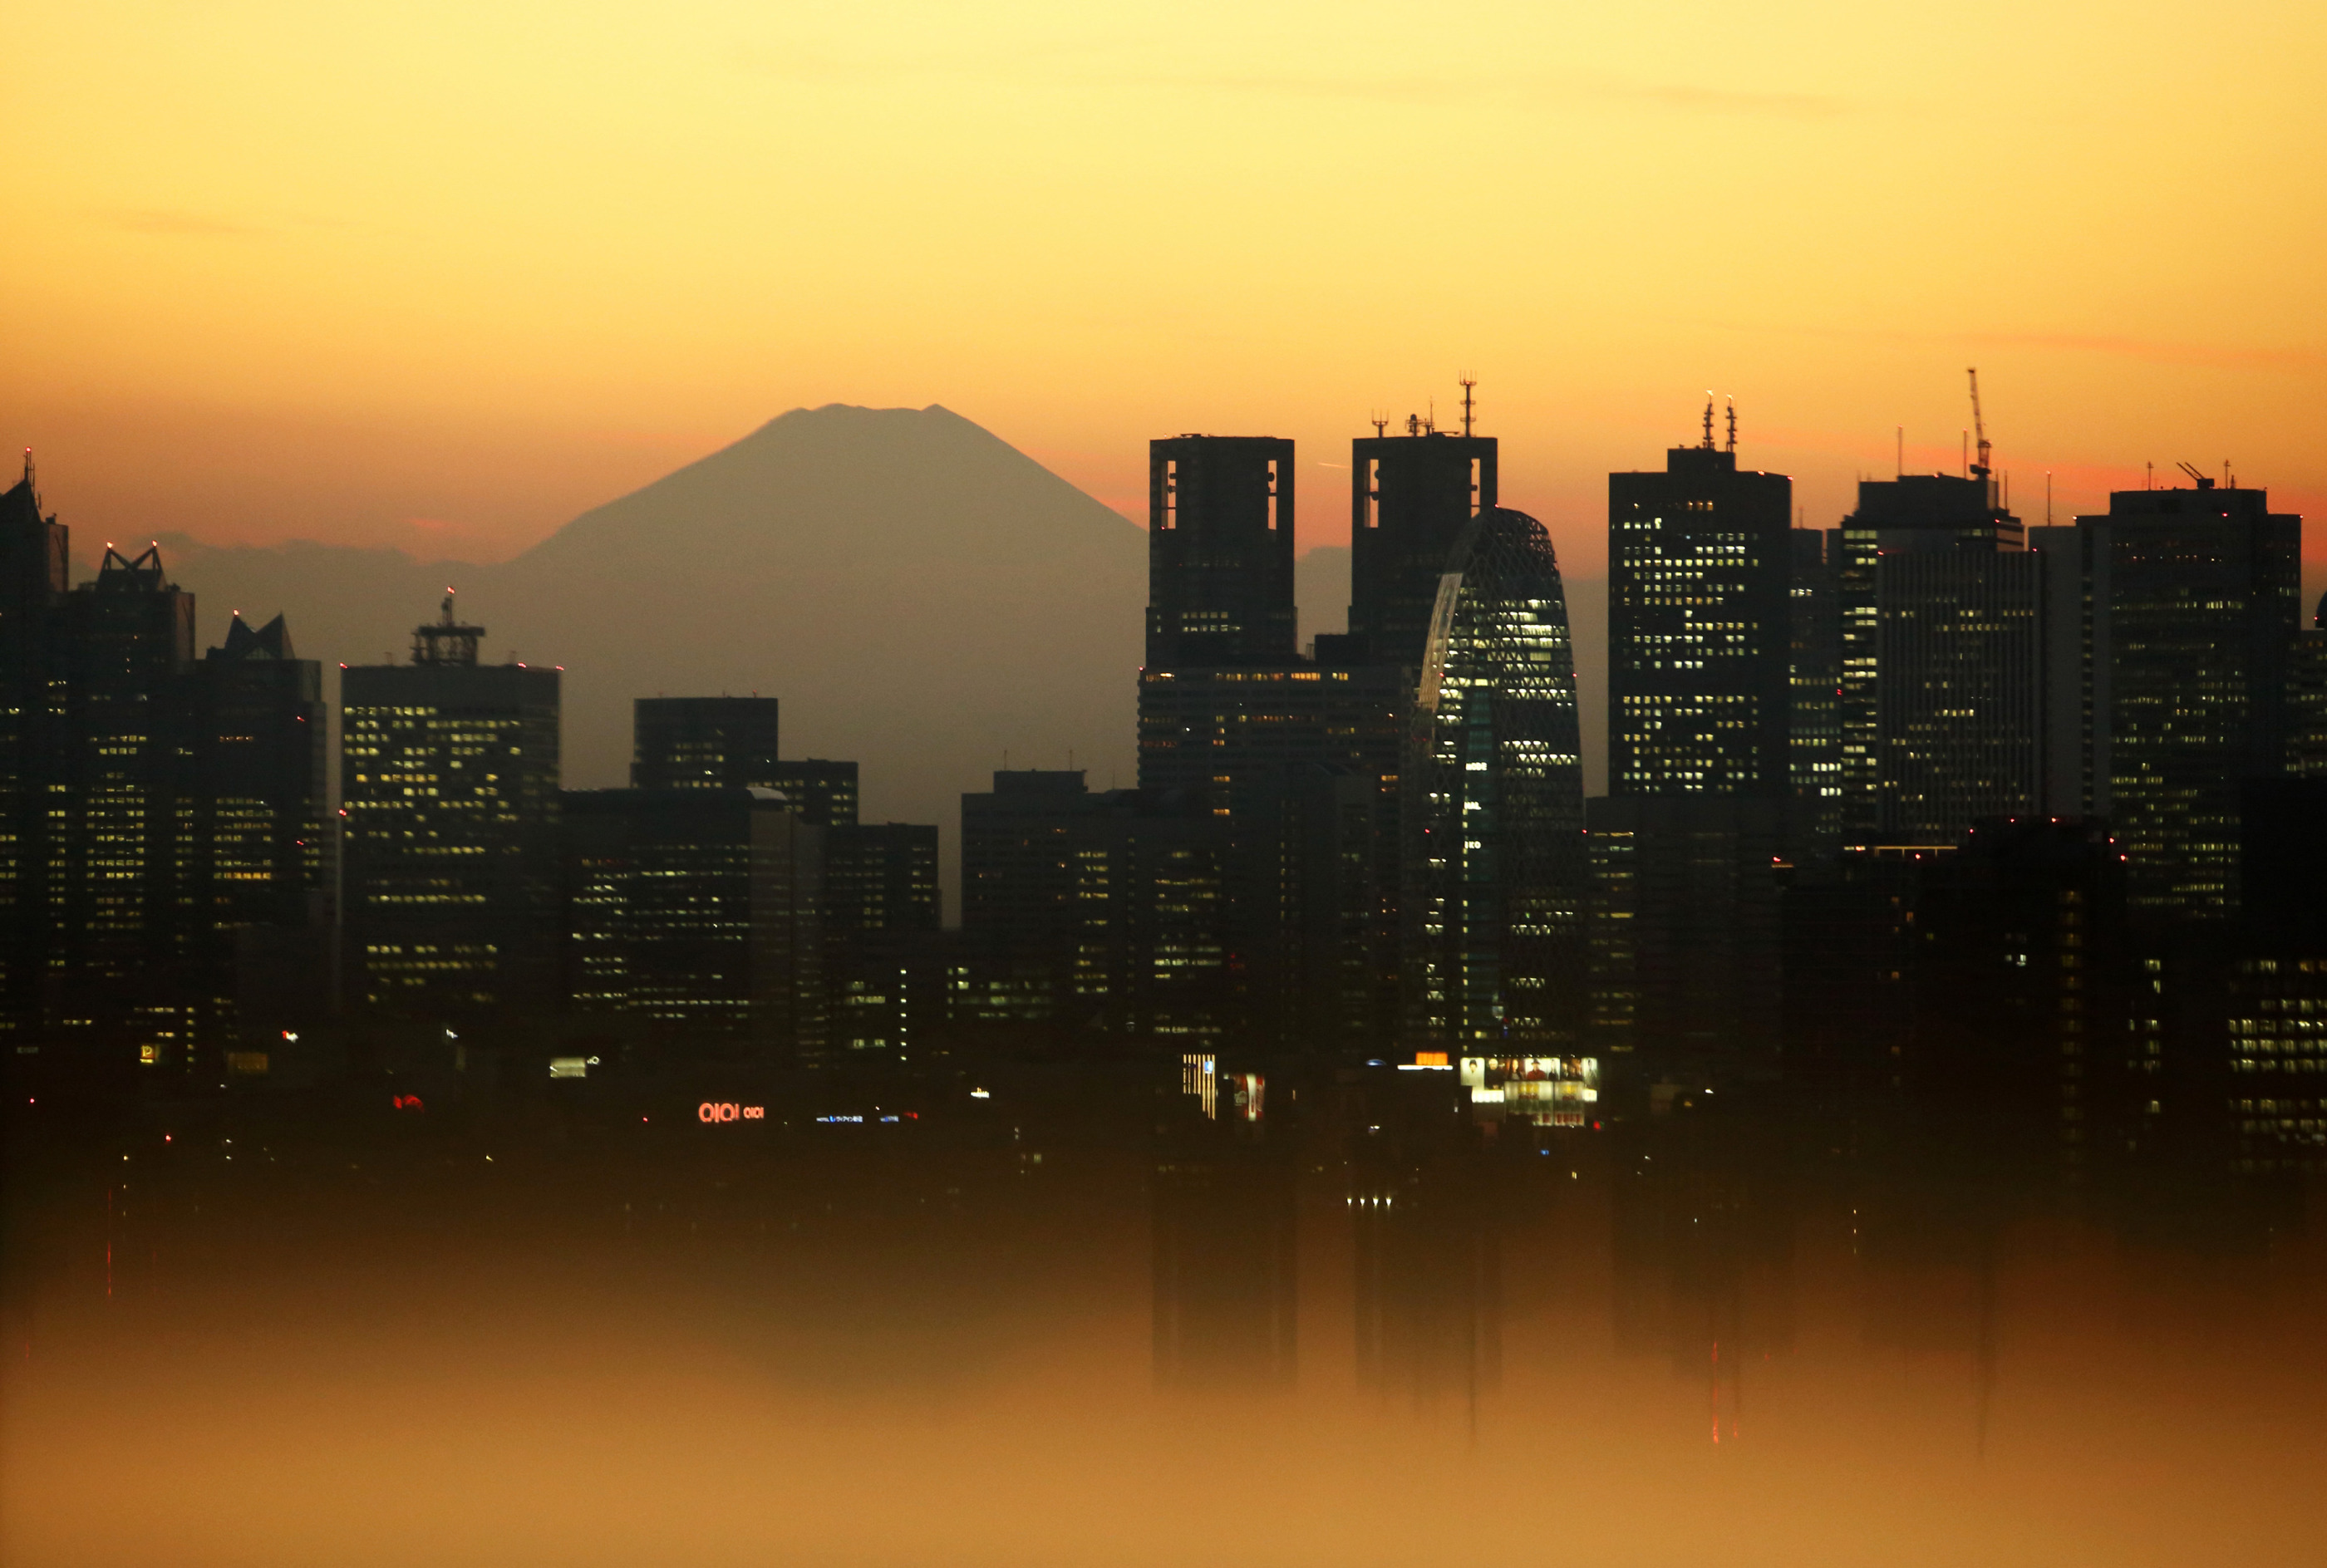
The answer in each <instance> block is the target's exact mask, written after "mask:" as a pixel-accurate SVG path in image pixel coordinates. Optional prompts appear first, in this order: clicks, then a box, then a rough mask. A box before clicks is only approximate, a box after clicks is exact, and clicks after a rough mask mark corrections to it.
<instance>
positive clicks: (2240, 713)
mask: <svg viewBox="0 0 2327 1568" xmlns="http://www.w3.org/2000/svg"><path fill="white" fill-rule="evenodd" d="M2078 522H2079V527H2081V528H2083V529H2084V530H2085V531H2086V533H2087V535H2088V540H2087V546H2086V550H2085V569H2086V573H2087V576H2088V581H2089V598H2090V602H2091V606H2092V608H2091V620H2090V625H2089V631H2088V634H2087V638H2088V646H2089V649H2090V650H2091V651H2090V658H2089V667H2088V668H2089V675H2088V685H2089V697H2088V701H2089V712H2090V713H2091V714H2092V723H2091V726H2090V732H2089V733H2090V738H2091V751H2090V758H2091V761H2090V769H2091V772H2090V777H2091V778H2092V779H2093V781H2094V782H2093V785H2092V788H2091V793H2092V795H2093V797H2094V800H2093V805H2094V809H2095V810H2096V811H2097V812H2098V813H2100V814H2102V815H2105V816H2106V817H2107V818H2108V819H2109V820H2110V822H2111V823H2112V824H2113V825H2114V826H2115V827H2116V831H2117V843H2118V847H2119V849H2121V850H2122V851H2123V852H2124V853H2125V854H2126V870H2127V876H2128V889H2129V897H2130V900H2131V903H2132V908H2133V910H2134V914H2135V917H2136V918H2137V919H2143V920H2145V921H2159V920H2164V921H2178V920H2185V919H2198V920H2214V919H2229V918H2230V917H2232V916H2234V915H2235V914H2236V912H2237V910H2238V790H2239V788H2240V785H2241V784H2242V782H2243V781H2245V780H2247V779H2257V778H2269V777H2273V776H2276V775H2277V774H2279V773H2281V772H2282V771H2283V770H2284V769H2285V763H2286V738H2287V713H2286V682H2287V676H2288V663H2289V658H2290V655H2291V653H2292V652H2293V650H2294V646H2295V631H2296V625H2297V619H2298V613H2299V609H2300V594H2301V586H2300V581H2301V579H2300V571H2301V562H2300V559H2299V556H2300V550H2301V544H2302V534H2303V520H2302V519H2301V518H2298V517H2294V516H2291V515H2287V514H2284V513H2274V512H2272V511H2271V510H2270V503H2269V497H2268V495H2267V494H2266V492H2265V491H2262V490H2239V489H2229V488H2224V487H2220V486H2218V485H2216V484H2215V483H2214V481H2212V480H2210V479H2206V478H2203V477H2200V478H2199V479H2198V481H2197V483H2196V487H2195V488H2194V489H2188V490H2118V491H2117V492H2115V493H2114V494H2112V495H2111V496H2110V497H2109V509H2108V513H2107V516H2105V517H2089V518H2079V519H2078Z"/></svg>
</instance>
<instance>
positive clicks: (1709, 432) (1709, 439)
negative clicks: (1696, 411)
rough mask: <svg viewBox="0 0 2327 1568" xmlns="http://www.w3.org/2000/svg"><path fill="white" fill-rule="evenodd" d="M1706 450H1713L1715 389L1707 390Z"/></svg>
mask: <svg viewBox="0 0 2327 1568" xmlns="http://www.w3.org/2000/svg"><path fill="white" fill-rule="evenodd" d="M1705 450H1706V451H1707V452H1711V451H1712V450H1713V388H1712V387H1706V389H1705Z"/></svg>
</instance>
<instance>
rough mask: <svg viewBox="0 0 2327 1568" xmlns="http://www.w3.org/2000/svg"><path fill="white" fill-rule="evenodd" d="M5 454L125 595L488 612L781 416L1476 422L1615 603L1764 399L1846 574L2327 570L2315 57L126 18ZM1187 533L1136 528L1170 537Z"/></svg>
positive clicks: (2095, 44)
mask: <svg viewBox="0 0 2327 1568" xmlns="http://www.w3.org/2000/svg"><path fill="white" fill-rule="evenodd" d="M8 33H9V42H10V56H11V59H12V60H13V61H14V70H12V72H11V76H12V81H11V89H10V106H9V108H8V111H7V119H8V124H9V138H8V139H9V144H10V150H11V155H10V156H9V157H8V158H6V159H5V160H0V193H5V210H6V211H7V213H8V225H7V229H8V240H7V243H6V246H5V261H0V278H5V291H0V304H5V311H0V322H5V326H0V332H5V337H0V357H5V364H6V365H7V367H8V373H7V375H6V376H5V378H0V438H5V439H10V440H13V441H14V443H16V444H18V445H22V444H25V443H30V444H32V445H33V446H34V447H35V448H36V449H37V453H38V456H39V458H40V460H41V462H42V481H43V488H44V490H46V491H47V493H48V496H49V499H50V500H51V503H52V504H54V505H56V506H57V507H59V508H60V509H61V510H63V511H64V512H65V513H66V514H67V516H66V520H67V521H69V522H71V523H73V524H75V525H76V527H78V528H81V529H87V530H89V532H88V533H84V534H82V535H81V537H84V538H88V537H91V536H92V535H94V536H95V537H99V538H102V537H106V536H107V535H110V534H113V533H122V534H128V535H132V536H138V535H143V534H145V533H147V532H157V531H161V530H163V529H182V530H185V531H188V532H192V533H194V534H196V535H198V536H201V537H207V538H211V539H220V540H223V539H238V538H239V539H269V538H279V537H288V536H293V535H304V536H306V537H320V538H326V539H333V540H343V541H347V542H350V543H359V542H360V543H378V542H391V543H398V544H403V545H406V546H408V547H412V548H415V549H416V550H421V551H423V552H425V553H430V554H446V555H466V556H470V557H472V558H473V557H490V556H496V555H506V554H509V553H510V552H513V551H515V550H517V549H519V548H522V547H523V546H526V545H527V544H529V543H531V542H532V541H533V540H535V539H537V538H538V537H541V536H542V535H544V534H546V533H547V531H549V530H550V529H552V528H554V527H556V525H557V524H559V523H560V522H562V521H564V520H565V518H568V517H570V516H572V515H573V514H574V513H575V512H577V511H579V510H580V509H583V508H584V507H586V506H589V505H592V504H594V503H596V502H598V501H601V500H603V499H608V498H609V497H611V496H612V495H614V494H617V493H620V492H621V491H623V490H627V489H630V488H631V487H633V486H635V485H637V484H639V483H641V482H643V481H647V480H649V479H651V478H653V477H655V476H656V475H658V474H659V473H661V472H663V471H667V470H668V469H669V468H671V467H673V466H675V465H677V464H678V463H679V462H684V461H687V460H688V459H691V458H693V457H696V456H699V455H701V454H702V453H706V452H708V451H710V450H713V449H714V448H715V447H718V446H720V445H723V444H724V443H727V442H729V441H731V440H734V438H736V437H737V436H739V435H741V434H744V433H745V432H746V431H748V430H750V429H751V428H752V427H754V426H756V425H759V424H760V423H761V422H762V421H763V420H765V419H767V418H769V417H771V416H772V415H776V414H779V413H780V412H782V411H783V410H785V409H787V408H790V407H793V406H799V405H802V404H808V405H815V404H821V403H827V402H833V401H842V402H854V403H866V404H876V405H911V406H920V405H923V404H928V403H931V402H939V403H943V404H945V405H946V406H949V407H950V408H953V409H955V410H957V411H958V412H960V413H962V414H964V415H967V416H969V417H970V418H973V419H975V420H977V421H978V422H979V423H981V424H983V425H986V426H988V427H989V428H991V429H993V430H994V431H995V432H996V433H997V434H1000V435H1002V436H1003V437H1004V438H1005V439H1006V440H1008V441H1010V442H1012V443H1014V444H1016V445H1018V446H1020V447H1021V448H1023V450H1025V451H1027V452H1028V453H1032V454H1033V455H1034V456H1035V457H1037V458H1039V459H1040V460H1042V462H1046V463H1048V464H1049V465H1050V466H1051V467H1052V468H1054V469H1056V470H1057V471H1060V472H1061V473H1062V474H1064V475H1066V476H1067V477H1068V478H1070V479H1071V480H1073V481H1075V482H1077V483H1078V484H1080V485H1082V486H1083V487H1084V488H1086V489H1088V490H1090V491H1091V492H1092V493H1094V494H1096V495H1098V497H1100V498H1101V499H1104V500H1107V501H1108V502H1110V503H1111V504H1114V505H1116V506H1117V507H1120V508H1122V509H1125V510H1126V512H1130V513H1133V514H1134V515H1138V514H1139V513H1140V512H1141V511H1142V510H1143V509H1144V473H1145V441H1146V439H1147V438H1148V437H1149V436H1151V435H1155V434H1172V433H1174V432H1178V431H1183V430H1210V431H1215V432H1228V433H1239V434H1260V433H1269V434H1280V435H1291V436H1294V437H1297V438H1299V439H1300V440H1301V442H1302V443H1304V445H1303V455H1304V494H1303V498H1302V499H1303V506H1302V528H1303V533H1304V538H1305V542H1307V543H1324V542H1332V541H1333V540H1337V539H1340V538H1341V537H1345V532H1346V521H1345V519H1346V516H1347V511H1346V507H1347V499H1346V498H1347V489H1346V485H1347V481H1346V478H1345V476H1344V474H1343V471H1341V470H1339V469H1333V468H1327V467H1324V466H1322V464H1325V463H1338V462H1346V461H1347V446H1346V443H1347V441H1348V439H1349V438H1350V436H1351V435H1353V434H1362V433H1365V432H1366V431H1367V429H1368V426H1367V425H1366V423H1365V422H1366V419H1367V416H1368V415H1369V413H1371V412H1374V411H1380V412H1383V413H1386V414H1389V415H1403V414H1404V413H1405V412H1406V411H1407V410H1408V409H1410V408H1412V409H1419V408H1422V407H1424V406H1425V400H1426V399H1428V398H1430V397H1433V396H1435V397H1436V399H1437V406H1438V412H1439V415H1440V417H1441V418H1442V420H1444V419H1445V418H1446V417H1447V415H1448V413H1449V409H1450V407H1451V406H1452V405H1453V401H1454V398H1455V397H1456V395H1457V394H1456V388H1455V387H1454V378H1455V377H1456V375H1457V374H1458V373H1459V372H1461V371H1463V370H1469V371H1471V372H1472V373H1474V374H1476V375H1477V376H1478V377H1479V378H1480V379H1481V387H1480V395H1481V400H1482V415H1483V424H1482V428H1483V429H1484V430H1485V431H1486V432H1488V433H1491V434H1497V435H1500V436H1501V437H1502V438H1503V441H1504V443H1505V444H1504V452H1505V457H1504V471H1505V474H1506V476H1507V478H1506V481H1505V487H1506V497H1507V499H1509V500H1511V501H1512V502H1513V503H1515V504H1518V505H1520V506H1523V507H1526V508H1528V509H1531V510H1535V511H1537V512H1538V513H1540V514H1541V515H1542V516H1544V518H1546V520H1547V521H1548V522H1550V523H1551V524H1552V525H1553V527H1554V530H1555V534H1556V537H1558V539H1559V540H1560V543H1561V545H1562V547H1563V555H1564V557H1565V559H1566V560H1567V562H1568V563H1569V565H1570V566H1571V569H1577V570H1596V569H1597V568H1598V566H1599V564H1600V562H1601V559H1602V556H1603V545H1604V539H1603V531H1604V499H1603V498H1604V494H1605V490H1604V484H1605V481H1604V478H1603V475H1604V473H1605V471H1607V470H1608V469H1609V468H1611V467H1633V466H1655V465H1656V463H1657V462H1658V461H1659V459H1658V454H1659V451H1660V449H1661V448H1662V447H1663V446H1665V445H1667V444H1669V443H1674V442H1677V441H1685V440H1687V439H1690V438H1692V437H1693V436H1694V434H1695V433H1696V417H1697V412H1698V409H1699V406H1701V404H1702V401H1703V397H1704V392H1705V389H1706V388H1707V387H1711V388H1714V389H1715V390H1716V391H1718V392H1720V393H1723V394H1734V396H1735V397H1736V398H1737V400H1738V404H1739V406H1740V409H1741V416H1742V421H1743V437H1744V445H1743V451H1744V455H1745V458H1746V460H1747V461H1748V462H1752V463H1753V464H1756V465H1758V466H1763V467H1770V468H1776V469H1782V470H1785V471H1790V472H1791V473H1793V474H1794V475H1795V476H1796V479H1797V481H1798V489H1797V499H1799V500H1800V501H1802V502H1803V503H1804V505H1805V507H1806V508H1807V512H1808V518H1810V520H1812V521H1814V522H1819V521H1823V522H1828V523H1830V522H1832V521H1833V520H1834V518H1836V516H1837V515H1838V514H1839V512H1840V511H1841V510H1842V509H1844V507H1845V506H1846V502H1847V499H1848V490H1849V486H1850V483H1851V481H1852V479H1853V477H1854V475H1855V473H1857V472H1859V471H1870V472H1882V473H1887V472H1889V471H1890V470H1891V467H1892V441H1893V434H1892V433H1893V427H1894V426H1897V425H1904V426H1905V427H1906V439H1907V450H1908V458H1909V462H1911V464H1917V465H1920V466H1923V467H1927V468H1928V467H1939V466H1944V467H1947V468H1950V469H1952V468H1953V467H1954V466H1955V465H1956V463H1957V462H1958V443H1959V433H1960V432H1961V430H1962V429H1963V427H1964V426H1965V425H1967V424H1968V423H1969V409H1968V406H1967V399H1966V397H1965V394H1964V369H1965V367H1966V366H1967V365H1970V364H1975V363H1976V364H1977V365H1978V366H1979V368H1980V371H1981V377H1982V383H1983V387H1984V389H1985V391H1986V400H1987V408H1988V415H1989V426H1990V433H1991V434H1992V435H1993V437H1994V438H1995V443H1996V450H1997V462H1998V464H1999V466H2000V467H2002V468H2004V469H2005V470H2008V471H2010V473H2011V475H2012V482H2013V499H2014V503H2015V506H2016V508H2017V509H2018V510H2019V511H2021V512H2022V514H2023V516H2032V517H2035V518H2041V517H2042V509H2043V490H2044V478H2043V476H2044V472H2045V471H2046V470H2048V469H2050V470H2052V471H2055V473H2056V476H2057V477H2056V481H2055V482H2056V485H2057V487H2058V495H2059V500H2058V506H2059V509H2061V510H2062V511H2067V510H2070V509H2090V508H2092V507H2094V506H2096V505H2097V504H2099V502H2100V500H2101V497H2102V494H2103V492H2104V491H2105V490H2107V489H2109V488H2111V487H2113V486H2124V485H2128V484H2131V485H2137V484H2139V483H2140V482H2141V475H2142V465H2143V463H2144V462H2145V461H2154V462H2155V463H2156V464H2157V465H2158V467H2159V469H2160V470H2161V471H2171V469H2172V465H2173V462H2174V461H2175V460H2177V459H2184V458H2186V459H2189V460H2190V461H2192V462H2197V463H2199V464H2201V466H2204V467H2207V468H2210V469H2212V470H2215V471H2219V469H2220V464H2221V462H2222V461H2223V460H2224V459H2225V458H2227V459H2229V460H2231V461H2232V462H2233V463H2234V464H2235V465H2236V468H2237V471H2238V475H2239V477H2240V479H2241V480H2242V481H2245V482H2248V483H2257V484H2264V485H2267V486H2268V487H2269V488H2270V489H2271V490H2272V491H2273V493H2274V495H2275V497H2276V499H2278V500H2279V501H2280V502H2281V503H2282V504H2284V505H2286V506H2290V507H2292V508H2294V509H2300V510H2302V511H2304V512H2305V513H2306V514H2309V515H2310V516H2311V517H2312V518H2313V519H2314V522H2313V527H2312V529H2311V530H2310V531H2311V535H2312V540H2311V550H2312V552H2313V557H2314V559H2316V558H2317V557H2318V556H2319V555H2322V553H2327V529H2322V527H2319V526H2317V522H2316V519H2317V518H2320V517H2322V516H2323V515H2327V441H2322V439H2321V434H2320V433H2321V432H2322V429H2327V299H2323V298H2322V295H2327V291H2322V286H2321V285H2322V281H2327V174H2322V171H2327V108H2322V99H2321V98H2320V97H2319V93H2318V85H2317V84H2318V82H2319V81H2320V80H2321V79H2322V75H2327V8H2322V6H2320V5H2317V4H2316V3H2315V0H2270V3H2249V4H2238V3H2235V0H2234V3H2231V4H2224V5H2211V6H2208V7H2206V8H2204V9H2203V10H2202V11H2193V10H2192V9H2191V7H2189V6H2187V5H2163V4H2158V3H2155V0H2146V3H2144V0H2132V3H2126V0H2110V3H2109V4H2107V5H2103V4H2098V3H2085V0H2069V3H2061V4H2051V5H2025V4H2018V5H1994V4H1984V3H1979V0H1973V3H1971V4H1962V5H1947V6H1928V7H1911V6H1867V5H1845V4H1841V3H1839V0H1826V3H1804V0H1772V3H1765V4H1762V5H1736V4H1734V0H1722V3H1720V4H1671V3H1662V4H1659V3H1655V0H1649V3H1646V4H1633V5H1621V6H1618V5H1544V4H1541V3H1540V0H1538V3H1535V4H1528V5H1503V4H1498V3H1494V0H1485V3H1481V4H1474V5H1467V6H1464V7H1462V8H1460V9H1451V8H1448V9H1441V8H1434V7H1427V6H1418V5H1412V4H1401V5H1381V4H1373V3H1369V0H1340V3H1338V4H1334V5H1323V4H1315V5H1307V4H1277V5H1254V4H1252V3H1251V0H1238V3H1236V4H1189V3H1186V0H1177V3H1174V4H1171V5H1154V4H1138V3H1133V4H1117V5H1105V6H1093V5H1087V4H1076V5H1065V4H1014V5H985V6H970V5H935V4H910V3H891V4H883V3H868V4H858V5H851V6H846V7H829V6H816V7H809V6H804V5H801V6H788V5H740V4H699V3H698V4H689V3H684V0H665V3H664V4H660V5H651V6H650V5H635V4H633V5H619V6H617V5H581V4H566V5H555V6H551V5H538V6H509V5H502V6H488V5H475V4H473V3H464V4H462V5H435V4H425V3H424V4H403V5H395V6H385V5H381V6H361V5H332V6H316V5H288V4H274V3H242V4H234V3H223V4H213V5H201V6H191V5H162V4H146V3H136V0H131V3H105V0H83V3H79V4H76V5H70V6H66V5H51V6H39V7H20V8H17V9H16V10H15V11H14V13H13V14H12V15H11V17H10V21H9V28H8ZM1143 520H1144V519H1143Z"/></svg>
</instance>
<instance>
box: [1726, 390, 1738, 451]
mask: <svg viewBox="0 0 2327 1568" xmlns="http://www.w3.org/2000/svg"><path fill="white" fill-rule="evenodd" d="M1727 402H1728V405H1729V455H1730V456H1732V457H1734V456H1736V455H1737V399H1736V398H1734V397H1731V398H1729V399H1727Z"/></svg>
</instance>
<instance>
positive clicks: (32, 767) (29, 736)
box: [0, 453, 68, 1037]
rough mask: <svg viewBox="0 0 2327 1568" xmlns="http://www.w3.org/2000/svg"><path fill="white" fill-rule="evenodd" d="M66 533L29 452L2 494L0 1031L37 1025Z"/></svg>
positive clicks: (44, 953) (44, 956)
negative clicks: (45, 511) (48, 511)
mask: <svg viewBox="0 0 2327 1568" xmlns="http://www.w3.org/2000/svg"><path fill="white" fill-rule="evenodd" d="M66 538H67V531H66V529H65V527H63V525H61V524H60V523H59V522H58V521H57V520H56V518H53V517H48V516H43V515H42V511H41V498H40V492H39V490H37V489H36V488H35V487H34V483H33V460H32V456H31V454H30V453H27V454H26V455H25V458H24V475H23V478H22V479H20V480H18V481H16V483H14V485H11V486H10V487H9V488H8V490H7V491H6V493H5V494H0V1037H6V1036H14V1035H17V1034H19V1033H23V1032H29V1031H33V1029H34V1028H35V1027H36V1025H37V1024H38V1022H39V1019H40V1013H41V994H42V978H43V976H44V975H46V974H47V971H48V896H47V894H48V880H47V879H48V856H47V845H48V809H49V800H48V790H47V787H46V786H47V783H48V779H49V771H50V770H49V762H50V761H51V759H52V758H53V756H54V754H55V750H56V742H55V739H54V731H53V729H52V727H51V715H50V710H49V696H50V686H49V681H50V677H51V674H52V669H51V658H52V650H53V648H54V646H55V639H56V620H57V615H58V611H59V609H60V607H61V605H62V603H63V601H64V596H65V590H66V588H67V586H68V582H67V559H68V551H67V547H66Z"/></svg>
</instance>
